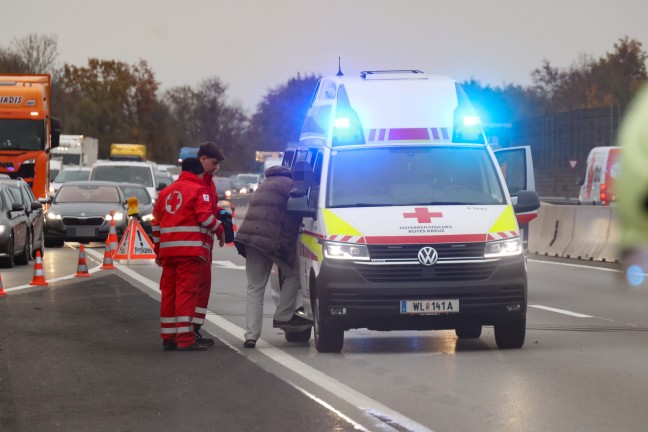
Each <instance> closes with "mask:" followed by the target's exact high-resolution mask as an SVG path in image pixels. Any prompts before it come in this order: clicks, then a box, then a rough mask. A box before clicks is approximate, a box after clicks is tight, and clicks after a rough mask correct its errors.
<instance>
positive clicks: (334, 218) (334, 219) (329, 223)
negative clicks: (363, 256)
mask: <svg viewBox="0 0 648 432" xmlns="http://www.w3.org/2000/svg"><path fill="white" fill-rule="evenodd" d="M324 223H325V224H326V234H327V235H334V234H339V235H347V236H362V233H361V232H360V231H358V230H357V229H355V228H354V227H352V226H351V225H349V224H348V223H347V222H345V221H344V220H343V219H342V218H341V217H340V216H338V215H336V214H335V213H333V212H332V211H331V210H328V209H324Z"/></svg>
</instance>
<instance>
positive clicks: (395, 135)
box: [389, 128, 430, 141]
mask: <svg viewBox="0 0 648 432" xmlns="http://www.w3.org/2000/svg"><path fill="white" fill-rule="evenodd" d="M429 139H430V134H429V133H428V130H427V129H426V128H395V129H390V130H389V141H406V140H425V141H427V140H429Z"/></svg>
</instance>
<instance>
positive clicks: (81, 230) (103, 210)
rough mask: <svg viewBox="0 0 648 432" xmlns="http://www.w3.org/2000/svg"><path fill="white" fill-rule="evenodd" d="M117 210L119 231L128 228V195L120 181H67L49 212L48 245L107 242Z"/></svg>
mask: <svg viewBox="0 0 648 432" xmlns="http://www.w3.org/2000/svg"><path fill="white" fill-rule="evenodd" d="M111 211H114V220H115V228H116V231H117V235H121V234H123V233H124V231H125V230H126V225H127V222H128V221H127V217H126V209H125V197H124V193H123V192H122V190H121V188H120V187H119V184H117V183H114V182H105V181H90V180H88V181H78V182H68V183H63V184H62V185H61V188H60V189H59V190H58V192H57V193H56V196H55V197H54V199H53V200H52V201H51V206H50V208H49V209H48V210H47V212H46V213H45V246H47V247H50V246H53V247H61V246H63V242H64V241H76V242H80V243H88V242H91V241H99V242H104V241H105V240H106V238H108V234H109V232H110V220H111V216H110V212H111Z"/></svg>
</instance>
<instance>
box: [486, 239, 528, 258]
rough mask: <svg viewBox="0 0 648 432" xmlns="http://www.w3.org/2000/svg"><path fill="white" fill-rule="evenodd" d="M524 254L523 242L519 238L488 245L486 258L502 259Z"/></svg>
mask: <svg viewBox="0 0 648 432" xmlns="http://www.w3.org/2000/svg"><path fill="white" fill-rule="evenodd" d="M521 253H522V240H521V239H520V238H519V237H517V238H514V239H508V240H498V241H492V242H488V243H486V249H485V250H484V258H501V257H507V256H514V255H520V254H521Z"/></svg>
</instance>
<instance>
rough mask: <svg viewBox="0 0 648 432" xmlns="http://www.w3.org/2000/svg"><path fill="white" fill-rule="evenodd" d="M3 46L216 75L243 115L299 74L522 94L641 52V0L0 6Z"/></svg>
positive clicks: (188, 81)
mask: <svg viewBox="0 0 648 432" xmlns="http://www.w3.org/2000/svg"><path fill="white" fill-rule="evenodd" d="M0 6H1V7H0V10H1V11H2V20H0V45H2V46H3V47H7V46H9V44H10V43H11V41H12V39H13V38H14V37H18V38H20V37H23V36H25V35H27V34H29V33H42V34H46V35H55V36H57V38H58V48H59V58H58V60H59V63H60V64H62V63H64V62H67V63H71V64H74V65H77V66H85V65H87V60H88V58H92V57H95V58H99V59H105V60H118V61H122V62H126V63H128V64H134V63H136V62H138V61H139V59H144V60H146V61H148V63H149V66H150V67H151V69H152V70H153V71H154V73H155V76H156V78H157V80H158V81H159V82H160V83H161V88H162V89H168V88H170V87H173V86H177V85H191V86H196V85H197V84H199V83H200V82H201V81H202V80H203V79H205V78H210V77H214V76H217V77H219V78H220V79H221V80H222V81H223V82H224V83H225V84H226V85H228V87H229V89H228V96H229V98H230V100H231V101H232V102H239V103H240V104H241V105H242V106H243V108H245V109H246V110H247V112H248V113H252V112H253V111H254V110H255V108H256V105H257V103H258V102H259V101H260V100H261V98H262V97H263V95H265V94H266V93H267V91H268V90H269V89H272V88H275V87H277V86H278V85H281V84H283V83H285V82H286V81H287V80H288V79H289V78H290V77H292V76H295V75H296V74H297V73H302V74H305V73H316V74H323V75H332V74H335V73H336V72H337V61H338V56H339V57H341V58H342V70H343V72H344V73H345V74H357V73H358V72H359V71H361V70H377V69H421V70H423V71H425V72H428V73H437V74H443V75H449V76H451V77H453V78H455V79H457V80H460V81H463V80H467V79H470V78H475V79H477V80H479V81H481V82H482V84H491V85H501V84H503V83H514V84H521V85H528V84H530V82H531V79H530V73H531V71H532V70H533V69H534V68H537V67H539V66H540V65H541V63H542V60H543V59H548V60H549V61H550V62H551V63H552V64H553V65H554V66H557V67H561V68H563V67H568V66H570V65H571V64H572V63H574V62H575V61H576V60H577V59H578V57H579V55H580V54H584V53H585V54H590V55H592V56H594V57H595V58H598V57H600V56H603V55H604V54H605V53H606V52H611V51H613V49H614V43H615V42H617V40H618V39H619V38H621V37H623V36H626V35H627V36H629V37H631V38H634V39H637V40H639V41H640V42H642V43H643V48H644V50H648V23H647V20H648V0H616V1H614V2H610V1H600V2H599V1H592V0H541V1H538V0H536V1H526V0H490V1H480V0H473V1H461V0H454V1H449V0H448V1H446V0H327V1H311V0H108V1H106V0H102V1H96V0H64V1H58V2H57V1H52V0H29V1H27V0H24V1H10V0H0Z"/></svg>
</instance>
